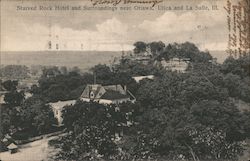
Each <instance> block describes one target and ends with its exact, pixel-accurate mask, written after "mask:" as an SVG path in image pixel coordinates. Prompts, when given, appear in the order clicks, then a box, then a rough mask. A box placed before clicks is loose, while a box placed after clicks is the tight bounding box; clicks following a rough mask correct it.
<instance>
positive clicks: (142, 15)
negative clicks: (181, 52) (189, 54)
mask: <svg viewBox="0 0 250 161" xmlns="http://www.w3.org/2000/svg"><path fill="white" fill-rule="evenodd" d="M191 2H192V3H191ZM212 4H213V5H215V4H216V5H218V10H217V11H214V10H211V5H212ZM56 5H57V6H63V5H65V6H67V5H69V6H70V7H71V6H82V7H83V6H92V4H91V2H90V0H89V1H87V0H86V1H83V0H82V1H77V0H72V1H71V2H69V1H59V0H52V1H48V0H17V1H7V0H2V2H1V50H2V51H13V50H14V51H25V50H47V49H48V42H49V41H50V40H51V41H52V47H53V48H54V46H53V45H54V44H56V43H58V44H59V48H60V49H61V50H129V49H132V45H133V43H134V42H135V41H138V40H141V41H145V42H150V41H159V40H161V41H163V42H164V43H172V42H185V41H191V42H194V43H196V44H197V45H198V46H199V47H200V48H201V49H208V50H225V49H226V47H227V34H228V31H227V19H226V11H225V9H223V7H224V6H225V5H226V0H218V1H216V0H210V1H202V0H192V1H191V0H166V1H164V2H163V3H161V4H160V5H161V6H165V7H168V6H170V7H172V8H173V7H174V6H181V5H183V6H184V7H185V6H186V5H189V6H192V7H195V6H196V5H199V6H202V5H203V6H208V7H209V8H210V11H194V10H193V11H187V10H182V11H165V10H164V11H162V10H157V6H156V7H155V10H153V11H139V10H134V9H133V10H132V11H120V10H118V11H86V10H80V11H72V10H71V11H68V10H66V11H41V10H36V11H24V10H17V6H22V7H32V6H37V7H39V6H53V7H54V6H56ZM134 6H135V5H134ZM137 6H142V5H137ZM118 7H119V6H118ZM132 8H133V6H132Z"/></svg>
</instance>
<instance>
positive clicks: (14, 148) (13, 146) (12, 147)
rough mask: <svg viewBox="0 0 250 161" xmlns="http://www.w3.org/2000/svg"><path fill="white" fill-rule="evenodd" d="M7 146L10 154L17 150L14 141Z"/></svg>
mask: <svg viewBox="0 0 250 161" xmlns="http://www.w3.org/2000/svg"><path fill="white" fill-rule="evenodd" d="M7 148H8V150H9V151H10V153H11V154H13V153H16V152H17V150H18V147H17V146H16V144H14V143H11V144H10V145H9V146H8V147H7Z"/></svg>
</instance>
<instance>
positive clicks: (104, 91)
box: [81, 84, 130, 100]
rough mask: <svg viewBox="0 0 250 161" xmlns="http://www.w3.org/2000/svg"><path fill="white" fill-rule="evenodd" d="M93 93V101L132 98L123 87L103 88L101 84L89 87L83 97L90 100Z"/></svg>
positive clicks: (110, 86)
mask: <svg viewBox="0 0 250 161" xmlns="http://www.w3.org/2000/svg"><path fill="white" fill-rule="evenodd" d="M91 93H92V94H94V96H93V97H92V98H91V99H107V100H116V99H124V98H130V96H129V95H128V94H127V91H126V90H125V89H124V88H123V87H122V86H121V85H108V86H102V85H100V84H94V85H87V86H86V88H85V89H84V91H83V93H82V95H81V97H82V98H90V97H91V96H90V95H91Z"/></svg>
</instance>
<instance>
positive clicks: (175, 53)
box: [134, 41, 212, 62]
mask: <svg viewBox="0 0 250 161" xmlns="http://www.w3.org/2000/svg"><path fill="white" fill-rule="evenodd" d="M134 46H135V48H134V53H135V54H140V53H144V52H150V53H151V54H152V55H153V58H154V60H161V59H165V60H169V59H171V58H175V57H176V58H182V59H183V58H188V59H190V61H191V62H207V61H209V60H211V59H212V56H211V55H210V54H209V52H208V51H206V52H203V51H200V50H199V49H198V47H197V46H195V44H193V43H190V42H185V43H180V44H178V43H172V44H167V45H166V44H164V43H163V42H162V41H159V42H150V43H145V42H142V41H138V42H136V43H134ZM148 49H149V50H148Z"/></svg>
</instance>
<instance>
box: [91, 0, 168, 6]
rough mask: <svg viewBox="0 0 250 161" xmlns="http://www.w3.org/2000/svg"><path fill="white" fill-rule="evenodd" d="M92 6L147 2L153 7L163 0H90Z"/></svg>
mask: <svg viewBox="0 0 250 161" xmlns="http://www.w3.org/2000/svg"><path fill="white" fill-rule="evenodd" d="M91 2H92V4H93V6H96V5H103V4H106V5H109V4H111V5H113V6H117V5H119V4H122V3H123V4H149V5H151V7H154V6H155V5H157V4H159V3H162V2H163V0H91Z"/></svg>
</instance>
